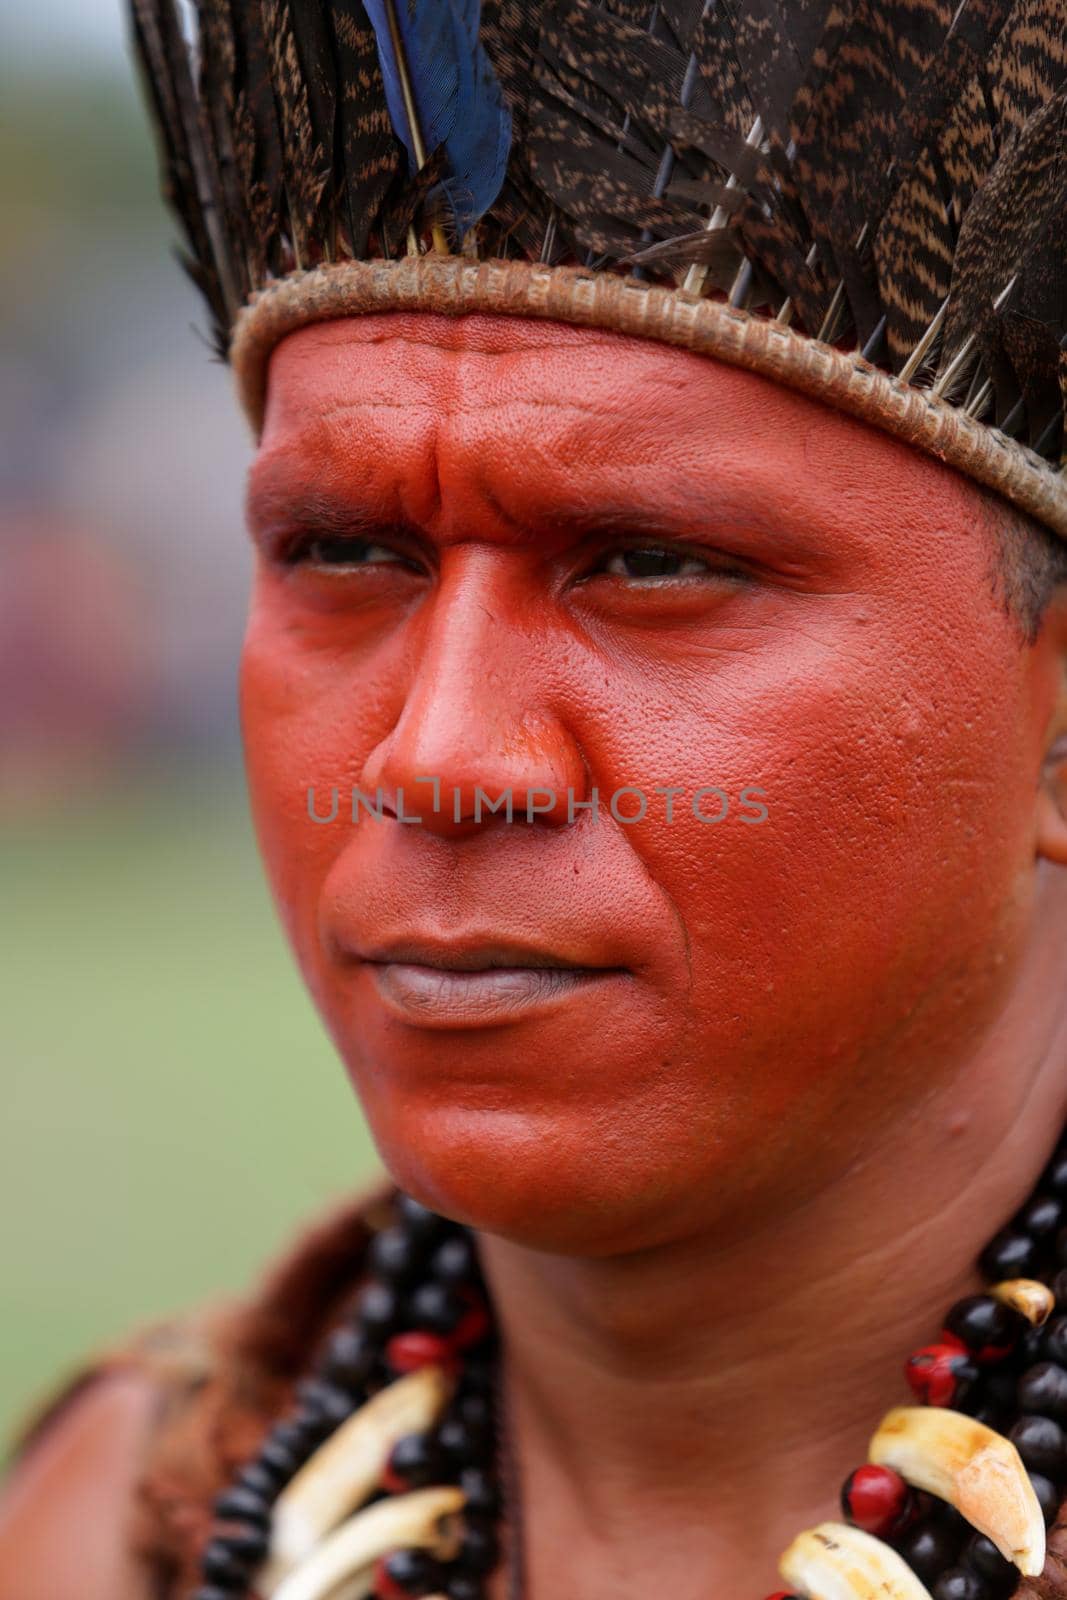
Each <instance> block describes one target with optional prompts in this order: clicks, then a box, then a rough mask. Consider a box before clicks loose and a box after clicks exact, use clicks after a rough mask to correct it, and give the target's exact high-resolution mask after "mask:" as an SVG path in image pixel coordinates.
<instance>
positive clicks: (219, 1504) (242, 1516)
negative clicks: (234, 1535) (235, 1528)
mask: <svg viewBox="0 0 1067 1600" xmlns="http://www.w3.org/2000/svg"><path fill="white" fill-rule="evenodd" d="M213 1509H214V1512H215V1515H216V1517H218V1519H219V1521H220V1522H248V1523H252V1524H253V1525H254V1526H255V1527H257V1528H259V1527H263V1528H265V1527H266V1526H267V1524H268V1523H269V1522H270V1506H269V1505H268V1503H267V1501H266V1500H265V1499H264V1497H263V1495H261V1494H256V1493H255V1492H254V1491H253V1490H252V1489H244V1488H241V1487H240V1486H239V1485H235V1486H234V1488H232V1489H227V1490H226V1491H225V1492H224V1493H223V1494H220V1495H219V1497H218V1499H217V1500H216V1501H215V1505H214V1508H213Z"/></svg>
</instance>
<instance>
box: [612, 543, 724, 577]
mask: <svg viewBox="0 0 1067 1600" xmlns="http://www.w3.org/2000/svg"><path fill="white" fill-rule="evenodd" d="M711 570H712V569H711V566H710V565H709V563H708V562H707V561H701V560H700V558H699V557H698V556H691V555H687V554H686V553H685V551H684V550H672V549H671V548H670V547H669V546H668V545H660V544H650V545H641V546H638V547H635V548H632V549H629V550H616V551H615V552H614V553H613V554H612V555H610V556H608V558H607V559H606V561H605V562H604V564H603V566H602V567H601V568H600V571H601V572H608V573H610V574H611V575H612V577H616V578H689V577H693V576H696V575H699V574H700V573H706V572H710V571H711Z"/></svg>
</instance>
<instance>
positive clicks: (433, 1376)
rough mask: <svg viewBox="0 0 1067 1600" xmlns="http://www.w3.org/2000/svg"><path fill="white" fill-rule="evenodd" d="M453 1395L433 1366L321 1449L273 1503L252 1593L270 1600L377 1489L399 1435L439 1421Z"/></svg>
mask: <svg viewBox="0 0 1067 1600" xmlns="http://www.w3.org/2000/svg"><path fill="white" fill-rule="evenodd" d="M451 1392H452V1383H451V1380H450V1379H449V1378H447V1377H446V1375H445V1374H444V1372H443V1371H442V1370H441V1368H440V1367H431V1366H427V1367H420V1368H419V1369H418V1371H416V1372H412V1373H409V1374H408V1375H407V1376H406V1377H403V1378H398V1379H397V1380H396V1382H395V1383H390V1384H389V1385H388V1386H387V1387H386V1388H384V1389H381V1390H379V1392H378V1393H377V1394H376V1395H374V1396H373V1398H372V1399H370V1400H368V1401H367V1403H366V1405H364V1406H361V1407H360V1409H359V1410H358V1411H356V1412H354V1413H353V1415H352V1416H350V1417H349V1418H348V1420H347V1421H346V1422H343V1423H342V1424H341V1426H340V1427H339V1428H338V1429H337V1431H336V1432H335V1433H333V1434H331V1436H330V1437H329V1438H328V1439H327V1440H326V1441H325V1443H324V1444H321V1445H320V1446H319V1448H318V1449H317V1450H316V1451H315V1453H314V1455H313V1456H312V1457H311V1458H310V1460H309V1461H308V1462H307V1463H306V1464H305V1465H304V1466H303V1467H302V1468H301V1469H300V1471H299V1472H298V1473H297V1474H296V1476H295V1477H294V1478H293V1479H292V1481H291V1482H290V1483H289V1484H288V1486H287V1487H286V1488H285V1489H284V1490H283V1491H282V1493H281V1494H280V1495H279V1496H278V1499H277V1501H276V1502H275V1506H274V1515H273V1518H272V1531H271V1542H270V1549H269V1551H268V1554H267V1562H266V1565H265V1566H264V1568H263V1569H262V1571H261V1573H260V1575H259V1580H258V1585H257V1587H258V1588H259V1591H260V1593H261V1594H263V1595H270V1594H271V1593H272V1592H273V1591H274V1590H275V1589H276V1588H277V1587H278V1586H279V1584H281V1583H282V1581H283V1579H284V1578H285V1577H286V1575H287V1574H288V1573H290V1572H292V1570H293V1569H294V1567H296V1566H297V1565H298V1563H300V1562H301V1561H303V1560H304V1559H305V1557H307V1556H310V1554H311V1552H312V1551H313V1550H314V1549H315V1547H316V1545H317V1544H318V1543H319V1541H320V1540H321V1539H322V1538H323V1537H324V1536H325V1535H326V1534H328V1533H330V1532H331V1530H332V1529H334V1528H335V1527H337V1525H338V1523H340V1522H341V1521H342V1520H343V1519H344V1518H345V1517H347V1516H348V1515H349V1513H350V1512H352V1511H354V1510H355V1509H356V1507H357V1506H360V1505H362V1504H363V1502H364V1501H365V1500H367V1499H369V1498H370V1496H371V1494H373V1492H374V1490H375V1489H376V1488H377V1487H378V1485H379V1483H380V1481H381V1476H382V1473H383V1471H384V1470H385V1466H386V1463H387V1461H388V1460H389V1455H390V1452H391V1451H392V1449H393V1446H394V1445H395V1444H396V1442H397V1440H398V1439H401V1438H403V1437H404V1435H405V1434H410V1433H423V1432H425V1431H426V1430H428V1429H429V1428H432V1427H433V1425H434V1424H435V1423H436V1422H437V1421H438V1420H439V1418H440V1417H441V1414H442V1412H443V1411H444V1409H445V1406H446V1405H447V1404H448V1400H449V1397H450V1395H451Z"/></svg>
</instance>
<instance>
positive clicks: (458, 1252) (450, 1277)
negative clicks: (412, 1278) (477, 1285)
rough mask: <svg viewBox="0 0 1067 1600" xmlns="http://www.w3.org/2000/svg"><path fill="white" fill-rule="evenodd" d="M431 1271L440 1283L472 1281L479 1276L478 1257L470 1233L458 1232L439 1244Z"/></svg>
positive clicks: (431, 1264) (431, 1263)
mask: <svg viewBox="0 0 1067 1600" xmlns="http://www.w3.org/2000/svg"><path fill="white" fill-rule="evenodd" d="M430 1271H431V1272H432V1273H433V1275H434V1277H435V1278H436V1279H437V1281H438V1282H439V1283H449V1284H453V1285H454V1284H460V1283H472V1282H474V1281H475V1280H476V1279H477V1278H478V1277H479V1275H480V1274H479V1270H478V1257H477V1255H476V1253H475V1249H474V1242H473V1240H472V1239H471V1238H470V1236H469V1234H466V1233H456V1234H453V1236H452V1238H451V1239H446V1240H445V1241H444V1243H443V1244H439V1245H438V1247H437V1249H436V1250H435V1251H434V1253H433V1260H432V1261H431V1262H430Z"/></svg>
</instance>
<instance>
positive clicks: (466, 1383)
mask: <svg viewBox="0 0 1067 1600" xmlns="http://www.w3.org/2000/svg"><path fill="white" fill-rule="evenodd" d="M495 1381H496V1363H495V1362H494V1361H493V1358H492V1356H472V1357H471V1358H470V1359H469V1360H468V1361H466V1362H464V1365H463V1389H464V1392H465V1393H469V1392H470V1391H471V1390H478V1391H480V1392H481V1393H483V1394H486V1393H489V1392H490V1391H491V1390H492V1388H493V1385H494V1383H495Z"/></svg>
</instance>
